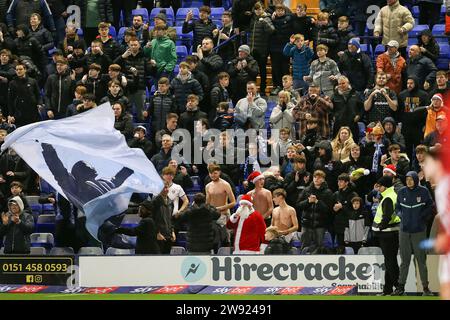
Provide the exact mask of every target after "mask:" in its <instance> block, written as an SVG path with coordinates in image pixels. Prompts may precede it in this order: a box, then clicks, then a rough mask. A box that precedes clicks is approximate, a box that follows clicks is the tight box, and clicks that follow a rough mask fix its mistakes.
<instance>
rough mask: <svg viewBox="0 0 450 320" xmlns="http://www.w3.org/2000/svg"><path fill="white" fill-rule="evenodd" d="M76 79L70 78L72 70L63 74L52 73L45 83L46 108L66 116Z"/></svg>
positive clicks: (56, 114)
mask: <svg viewBox="0 0 450 320" xmlns="http://www.w3.org/2000/svg"><path fill="white" fill-rule="evenodd" d="M74 91H75V80H72V79H71V78H70V70H69V69H67V70H66V72H64V73H63V74H61V75H60V74H57V73H55V74H52V75H51V76H49V77H48V78H47V82H46V83H45V108H46V109H47V110H51V111H53V113H54V114H55V116H65V114H66V111H67V106H68V105H69V104H71V103H72V99H73V92H74Z"/></svg>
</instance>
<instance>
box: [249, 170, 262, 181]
mask: <svg viewBox="0 0 450 320" xmlns="http://www.w3.org/2000/svg"><path fill="white" fill-rule="evenodd" d="M260 179H264V175H263V174H262V173H261V172H259V171H253V172H252V173H251V174H250V175H249V176H248V178H247V181H248V182H251V183H253V184H255V183H256V181H258V180H260Z"/></svg>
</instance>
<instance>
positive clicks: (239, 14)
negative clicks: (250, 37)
mask: <svg viewBox="0 0 450 320" xmlns="http://www.w3.org/2000/svg"><path fill="white" fill-rule="evenodd" d="M256 2H257V0H234V1H233V7H232V8H231V15H232V17H233V23H234V25H235V27H236V28H239V31H247V30H248V28H249V22H250V21H249V18H250V17H251V16H250V15H246V14H245V13H246V12H253V6H254V5H255V3H256Z"/></svg>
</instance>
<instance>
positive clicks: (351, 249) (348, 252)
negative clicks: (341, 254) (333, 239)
mask: <svg viewBox="0 0 450 320" xmlns="http://www.w3.org/2000/svg"><path fill="white" fill-rule="evenodd" d="M345 254H355V251H354V250H353V248H352V247H345Z"/></svg>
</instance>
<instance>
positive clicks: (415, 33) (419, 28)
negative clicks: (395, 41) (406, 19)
mask: <svg viewBox="0 0 450 320" xmlns="http://www.w3.org/2000/svg"><path fill="white" fill-rule="evenodd" d="M427 29H429V27H428V25H427V24H418V25H416V26H414V28H413V29H412V30H411V31H410V32H408V37H418V36H419V34H420V33H421V32H422V31H423V30H427Z"/></svg>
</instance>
